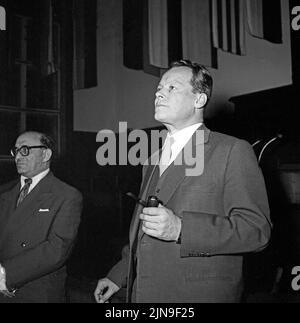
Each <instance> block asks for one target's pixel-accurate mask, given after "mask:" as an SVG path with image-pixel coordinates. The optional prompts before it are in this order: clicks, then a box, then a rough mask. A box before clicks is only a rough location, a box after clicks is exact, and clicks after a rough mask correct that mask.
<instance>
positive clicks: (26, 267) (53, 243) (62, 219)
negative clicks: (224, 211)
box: [2, 191, 82, 288]
mask: <svg viewBox="0 0 300 323" xmlns="http://www.w3.org/2000/svg"><path fill="white" fill-rule="evenodd" d="M81 210H82V196H81V194H80V193H79V192H77V191H76V192H75V193H74V194H72V195H70V197H69V198H67V199H66V200H65V201H64V202H63V203H62V206H61V207H60V209H59V211H58V213H57V215H56V217H55V220H54V222H53V224H52V226H51V228H50V231H49V234H48V239H47V240H45V241H44V242H42V243H41V244H39V245H37V246H35V247H34V248H32V249H28V250H26V251H25V252H23V253H21V254H19V255H18V256H16V257H13V258H10V259H7V260H6V261H5V262H3V264H2V265H3V267H4V268H5V270H6V284H7V286H8V288H20V287H22V286H23V285H24V284H26V283H28V282H30V281H33V280H35V279H38V278H40V277H42V276H44V275H47V274H49V273H51V272H53V271H56V270H57V269H59V268H60V267H62V266H63V265H64V264H65V262H66V260H67V258H68V256H69V254H70V252H71V249H72V246H73V243H74V240H75V237H76V235H77V231H78V226H79V223H80V217H81Z"/></svg>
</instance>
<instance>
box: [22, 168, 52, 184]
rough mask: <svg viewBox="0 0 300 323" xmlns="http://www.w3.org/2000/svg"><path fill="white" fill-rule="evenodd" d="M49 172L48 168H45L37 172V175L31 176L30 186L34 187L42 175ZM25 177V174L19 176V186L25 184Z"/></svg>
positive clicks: (44, 175)
mask: <svg viewBox="0 0 300 323" xmlns="http://www.w3.org/2000/svg"><path fill="white" fill-rule="evenodd" d="M49 172H50V169H49V168H48V169H46V170H45V171H43V172H42V173H39V174H38V175H36V176H34V177H33V178H32V184H31V185H30V186H31V188H34V187H35V186H36V185H37V184H38V183H39V182H40V181H41V180H42V179H43V178H44V177H46V176H47V175H48V174H49ZM25 179H27V177H25V176H23V175H22V176H21V188H22V187H23V186H24V185H25Z"/></svg>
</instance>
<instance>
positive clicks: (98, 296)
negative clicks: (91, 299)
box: [94, 282, 107, 302]
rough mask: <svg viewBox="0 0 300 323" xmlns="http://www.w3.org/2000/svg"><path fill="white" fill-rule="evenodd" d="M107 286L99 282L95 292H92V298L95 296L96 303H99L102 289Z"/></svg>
mask: <svg viewBox="0 0 300 323" xmlns="http://www.w3.org/2000/svg"><path fill="white" fill-rule="evenodd" d="M106 287H107V286H106V285H105V284H103V282H99V283H98V285H97V287H96V289H95V292H94V296H95V299H96V301H97V302H99V300H100V297H101V296H102V294H103V291H104V289H105V288H106Z"/></svg>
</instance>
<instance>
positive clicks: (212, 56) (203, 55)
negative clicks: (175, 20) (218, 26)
mask: <svg viewBox="0 0 300 323" xmlns="http://www.w3.org/2000/svg"><path fill="white" fill-rule="evenodd" d="M211 28H212V25H211V1H210V0H201V1H199V0H183V1H182V47H183V58H184V59H189V60H191V61H194V62H197V63H200V64H202V65H205V66H210V67H215V68H216V67H217V50H216V49H215V48H214V47H213V42H212V36H211V35H212V33H211Z"/></svg>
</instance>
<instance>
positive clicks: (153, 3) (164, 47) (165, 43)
mask: <svg viewBox="0 0 300 323" xmlns="http://www.w3.org/2000/svg"><path fill="white" fill-rule="evenodd" d="M146 3H147V9H146V10H147V12H148V17H146V19H145V26H146V31H145V32H146V33H148V35H147V34H145V38H148V51H149V63H150V65H152V66H156V67H158V68H161V69H165V68H168V66H169V65H170V63H171V62H173V61H175V60H179V59H182V30H181V28H182V27H181V0H147V1H146ZM146 20H147V21H146ZM145 50H146V49H145Z"/></svg>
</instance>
